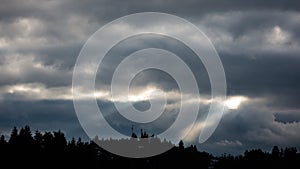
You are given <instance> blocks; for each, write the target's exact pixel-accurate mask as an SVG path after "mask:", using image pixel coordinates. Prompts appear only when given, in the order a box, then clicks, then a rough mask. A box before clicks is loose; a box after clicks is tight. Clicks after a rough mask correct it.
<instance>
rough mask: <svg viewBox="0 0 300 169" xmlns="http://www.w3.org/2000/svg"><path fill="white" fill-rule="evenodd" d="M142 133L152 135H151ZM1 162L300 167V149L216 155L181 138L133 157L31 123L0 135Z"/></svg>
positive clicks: (86, 165)
mask: <svg viewBox="0 0 300 169" xmlns="http://www.w3.org/2000/svg"><path fill="white" fill-rule="evenodd" d="M142 136H143V135H142ZM143 137H144V138H145V137H146V138H148V139H153V137H148V135H144V136H143ZM130 139H139V138H130ZM130 139H129V140H130ZM156 139H157V138H156ZM114 141H115V140H114ZM127 141H128V140H127ZM162 143H163V142H162ZM0 162H1V164H2V167H4V166H7V168H16V167H18V168H20V167H22V168H27V167H29V168H71V167H72V168H116V167H118V168H141V169H144V168H145V169H147V168H151V169H152V168H170V167H174V168H203V169H205V168H216V169H218V168H223V169H227V168H230V169H235V168H241V169H248V168H251V169H253V168H282V169H283V168H284V169H285V168H300V165H299V164H300V153H298V152H297V149H296V148H293V147H290V148H285V149H279V148H278V147H277V146H274V147H273V149H272V151H271V152H270V153H269V152H263V151H262V150H260V149H256V150H250V151H245V153H244V155H241V156H232V155H223V156H220V157H214V156H212V155H210V154H209V153H207V152H200V151H198V150H197V148H196V146H189V147H184V145H183V142H181V143H180V144H179V146H175V147H173V148H172V149H171V150H169V151H167V152H166V153H163V154H161V155H158V156H155V157H150V158H142V159H134V158H125V157H120V156H117V155H113V154H111V153H109V152H107V151H105V150H103V149H101V148H99V147H98V146H97V145H96V144H95V143H94V142H82V141H81V139H80V138H79V139H78V140H75V139H74V138H73V139H72V140H71V141H67V140H66V138H65V136H64V134H63V133H62V132H60V131H57V132H45V133H43V134H42V133H41V132H39V131H36V132H35V133H34V134H32V132H31V131H30V128H29V126H25V127H24V128H21V129H20V131H18V130H17V128H14V129H13V130H12V132H11V136H10V138H9V140H5V138H4V136H1V139H0Z"/></svg>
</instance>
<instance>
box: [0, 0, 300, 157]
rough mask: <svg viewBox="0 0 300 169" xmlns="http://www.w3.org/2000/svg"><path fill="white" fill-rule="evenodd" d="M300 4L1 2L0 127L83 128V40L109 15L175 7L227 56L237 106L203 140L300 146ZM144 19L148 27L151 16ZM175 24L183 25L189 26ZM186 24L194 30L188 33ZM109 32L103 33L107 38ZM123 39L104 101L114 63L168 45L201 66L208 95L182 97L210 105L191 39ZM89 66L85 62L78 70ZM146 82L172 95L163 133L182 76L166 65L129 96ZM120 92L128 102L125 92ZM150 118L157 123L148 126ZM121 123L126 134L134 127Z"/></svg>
mask: <svg viewBox="0 0 300 169" xmlns="http://www.w3.org/2000/svg"><path fill="white" fill-rule="evenodd" d="M299 10H300V6H299V5H298V2H297V1H284V0H274V1H258V0H255V1H251V2H250V1H244V0H240V1H238V0H234V1H230V2H225V1H222V0H214V1H193V0H191V1H184V2H183V1H175V2H174V1H171V0H167V1H158V0H151V1H145V2H141V1H138V0H124V1H120V2H115V1H108V0H101V1H93V0H88V1H77V2H76V3H74V2H73V1H69V0H66V1H56V0H50V1H49V0H45V1H36V0H32V1H29V2H25V1H24V2H23V1H22V2H21V1H20V2H19V1H15V0H5V1H3V2H2V3H1V6H0V99H1V100H0V106H1V111H0V112H1V113H0V116H1V118H0V119H1V120H0V121H1V122H0V127H1V133H9V132H7V131H8V128H11V127H12V126H13V125H23V124H25V123H27V122H30V124H32V125H34V127H36V128H42V129H48V128H49V129H51V128H61V129H63V130H65V131H66V132H67V133H69V135H73V134H76V133H77V134H78V133H83V132H82V130H81V129H80V126H79V124H78V123H76V122H75V121H76V117H75V112H74V110H73V105H72V104H71V99H72V87H71V86H72V84H71V83H72V72H73V69H74V64H75V62H76V58H77V56H78V54H79V52H80V49H81V47H82V46H83V45H84V43H85V41H86V40H87V38H88V37H89V36H91V35H92V33H94V32H95V31H96V30H97V29H98V28H100V27H101V26H103V25H104V24H106V23H108V22H110V21H112V20H113V19H116V18H118V17H121V16H124V15H126V14H132V13H136V12H145V11H158V12H166V13H171V14H175V15H178V16H180V17H183V18H185V19H187V20H189V21H191V22H192V23H194V24H195V25H196V26H198V27H199V28H200V29H201V30H202V31H203V32H204V33H206V34H207V35H208V37H209V38H210V40H211V41H212V43H213V44H214V45H215V47H216V49H217V51H218V53H219V55H220V58H221V60H222V62H223V66H224V69H225V72H226V77H227V84H228V95H229V97H228V100H227V101H228V104H227V105H228V107H229V108H231V109H227V110H226V112H225V113H224V117H223V119H222V121H221V123H220V126H219V127H218V128H217V130H216V132H215V134H214V135H213V136H212V137H211V139H210V140H208V142H207V143H205V144H203V145H199V146H200V147H201V148H203V149H205V150H209V151H211V152H221V151H223V152H233V153H237V152H241V151H242V150H244V149H246V148H251V147H263V148H264V149H269V148H270V147H271V146H273V145H274V144H278V145H282V146H290V145H293V146H294V145H295V146H297V147H300V146H299V140H300V138H299V137H298V135H297V131H299V119H300V117H299V116H298V114H299V110H300V107H299V94H300V90H299V84H300V81H299V79H300V77H299V73H298V72H300V67H299V65H300V58H299V54H300V49H299V44H300V41H299V39H300V31H299V27H300V22H299V21H300V13H299ZM139 24H140V25H141V26H147V21H140V23H139ZM134 29H137V27H132V26H130V25H126V24H124V25H119V26H118V27H116V28H115V30H116V31H121V32H122V33H124V32H130V31H134ZM169 31H173V32H177V33H183V32H184V31H185V30H184V29H183V28H176V29H174V30H169ZM185 33H186V36H188V37H190V38H191V39H192V38H193V35H192V34H191V33H188V32H185ZM109 36H111V34H108V35H107V37H109ZM109 40H110V39H109V38H107V39H103V40H101V43H108V42H109ZM123 42H124V43H120V44H118V45H117V46H116V47H114V48H113V49H112V50H111V51H110V52H109V53H108V57H107V58H106V59H105V60H104V64H103V65H102V67H101V68H100V69H99V70H98V74H97V79H96V91H97V92H96V93H95V94H96V97H97V98H98V100H99V101H100V102H102V105H105V108H104V109H105V110H108V111H114V109H113V107H111V105H110V104H111V102H110V101H112V100H110V98H109V94H110V92H109V89H110V88H109V86H110V80H111V79H110V77H111V75H112V73H113V71H112V70H111V69H112V68H114V67H115V66H117V65H118V63H119V62H120V61H121V60H122V57H123V56H126V54H129V53H131V52H132V51H135V50H138V49H141V48H147V47H162V48H164V49H166V50H169V51H172V52H173V53H176V54H177V55H179V56H181V58H182V59H183V60H184V61H185V62H186V63H187V64H188V65H189V66H190V67H191V69H192V71H193V72H194V74H196V79H197V81H198V83H199V86H200V88H199V90H200V94H201V95H200V96H201V98H202V100H200V101H199V100H197V99H196V100H195V99H193V94H192V93H184V94H185V97H188V98H189V99H187V100H185V101H184V104H189V103H195V102H199V104H200V105H201V108H202V110H201V111H203V112H207V105H208V103H209V97H208V96H209V94H210V82H209V78H208V75H207V72H206V70H205V68H204V66H203V65H202V63H201V62H200V61H196V60H195V59H194V58H195V57H194V56H193V53H192V52H191V51H190V50H189V49H188V48H187V47H185V46H183V45H182V44H180V43H179V42H177V41H174V39H170V38H167V37H162V36H142V37H133V38H129V39H127V40H125V41H123ZM99 46H100V45H99ZM157 62H159V61H157ZM92 65H93V64H91V65H89V66H90V67H89V68H91V66H92ZM93 66H95V65H93ZM88 73H89V70H88V69H86V71H84V72H82V76H85V75H88ZM126 77H127V75H125V74H124V78H126ZM153 84H154V85H153ZM145 86H152V87H153V86H155V87H156V88H157V89H160V90H163V91H164V92H166V93H167V96H168V97H169V98H170V100H169V102H168V104H167V109H168V111H169V112H168V113H166V114H164V117H165V118H166V119H167V118H170V119H171V120H165V119H161V120H162V121H160V123H161V122H162V123H163V124H160V123H154V124H153V125H154V127H153V128H156V130H155V131H158V132H161V131H162V129H165V128H167V127H168V126H169V125H170V124H171V122H172V120H174V118H175V117H176V110H178V108H179V102H178V101H179V93H178V85H177V84H176V82H175V81H174V79H172V78H171V77H170V76H169V75H166V74H164V73H163V72H161V71H155V70H148V71H144V72H141V73H139V74H138V75H137V76H136V77H135V79H134V80H133V81H132V89H131V92H132V93H131V97H130V98H131V99H129V100H131V101H134V103H136V104H138V103H139V102H140V101H145V98H147V96H148V94H149V93H147V92H150V91H147V90H145V88H146V87H145ZM74 91H75V92H77V94H79V95H80V96H81V97H82V98H86V99H89V98H92V97H95V95H94V94H93V92H92V91H91V92H89V91H85V90H84V89H79V88H76V89H73V92H74ZM150 94H151V92H150ZM154 94H155V93H154ZM155 96H156V97H158V98H160V97H161V96H160V95H159V96H157V95H155ZM202 96H204V97H202ZM240 97H242V98H240ZM245 98H246V99H245ZM115 99H116V100H115V101H118V102H127V101H128V98H126V97H124V95H123V93H120V94H119V95H118V97H116V98H115ZM200 114H201V113H200ZM203 117H205V113H203V114H202V116H201V115H199V117H198V118H199V121H198V122H199V123H197V124H196V126H195V128H194V130H192V132H191V134H190V135H188V136H187V138H186V140H187V141H188V142H193V140H197V136H198V133H199V132H200V131H201V125H203V124H201V119H203ZM47 119H48V120H49V122H47ZM111 119H112V120H115V119H119V118H118V117H111ZM31 122H32V123H31ZM122 122H124V121H122V120H120V121H118V122H117V123H118V124H117V125H119V127H120V126H121V127H120V128H126V127H127V126H126V121H125V123H122ZM144 127H146V128H147V129H149V130H150V129H151V126H144ZM79 131H80V132H79ZM123 132H127V134H128V131H123Z"/></svg>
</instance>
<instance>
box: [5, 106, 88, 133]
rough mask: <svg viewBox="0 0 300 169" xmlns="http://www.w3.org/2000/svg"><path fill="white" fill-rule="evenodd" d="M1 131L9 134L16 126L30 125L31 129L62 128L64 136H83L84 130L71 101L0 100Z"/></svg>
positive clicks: (48, 129)
mask: <svg viewBox="0 0 300 169" xmlns="http://www.w3.org/2000/svg"><path fill="white" fill-rule="evenodd" d="M0 124H1V131H0V132H1V133H0V134H5V135H9V134H10V130H11V129H12V128H13V127H14V126H17V127H18V128H20V127H23V126H24V125H30V127H31V128H32V130H33V131H34V130H35V129H39V130H41V131H51V130H59V129H60V130H62V131H64V132H65V134H66V136H67V137H68V138H69V139H70V138H71V137H73V136H75V137H84V139H87V136H86V135H85V134H84V131H83V130H82V129H81V126H80V124H79V122H78V120H77V117H76V114H75V112H74V108H73V103H72V101H61V100H56V101H47V100H44V101H43V100H41V101H1V102H0Z"/></svg>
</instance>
